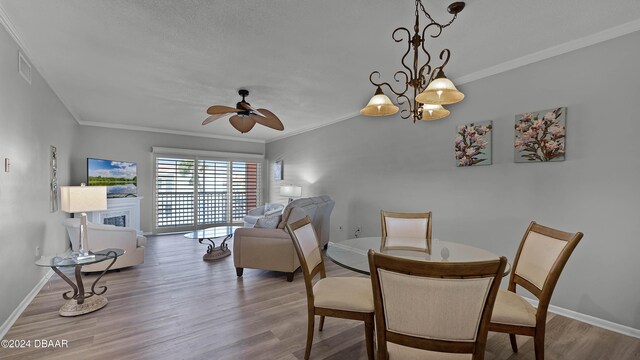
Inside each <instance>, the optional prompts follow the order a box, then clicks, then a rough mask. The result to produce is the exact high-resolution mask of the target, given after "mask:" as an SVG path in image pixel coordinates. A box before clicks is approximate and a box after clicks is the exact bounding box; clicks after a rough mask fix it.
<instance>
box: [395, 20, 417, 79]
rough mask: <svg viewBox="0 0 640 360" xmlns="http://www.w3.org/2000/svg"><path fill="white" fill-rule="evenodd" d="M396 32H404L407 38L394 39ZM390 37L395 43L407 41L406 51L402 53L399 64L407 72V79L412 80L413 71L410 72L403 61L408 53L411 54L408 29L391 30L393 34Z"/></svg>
mask: <svg viewBox="0 0 640 360" xmlns="http://www.w3.org/2000/svg"><path fill="white" fill-rule="evenodd" d="M398 31H406V32H407V38H406V39H404V37H400V38H397V37H396V33H397V32H398ZM391 37H392V38H393V40H395V42H401V41H405V40H406V41H407V43H408V44H407V51H406V52H405V53H404V55H402V59H401V61H400V62H401V63H402V66H403V67H404V68H405V69H407V71H408V72H409V75H410V76H409V79H411V78H413V70H411V68H410V67H409V66H408V65H407V63H406V62H405V60H406V59H407V56H408V55H409V53H410V52H411V31H409V29H407V28H406V27H399V28H397V29H395V30H393V34H392V35H391Z"/></svg>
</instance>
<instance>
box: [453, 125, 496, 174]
mask: <svg viewBox="0 0 640 360" xmlns="http://www.w3.org/2000/svg"><path fill="white" fill-rule="evenodd" d="M492 129H493V125H492V122H491V121H483V122H478V123H471V124H466V125H458V126H457V127H456V137H455V140H454V143H455V149H456V166H458V167H460V166H474V165H491V131H492Z"/></svg>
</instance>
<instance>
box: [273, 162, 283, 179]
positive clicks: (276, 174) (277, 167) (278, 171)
mask: <svg viewBox="0 0 640 360" xmlns="http://www.w3.org/2000/svg"><path fill="white" fill-rule="evenodd" d="M282 175H283V174H282V160H277V161H276V162H275V163H274V164H273V180H282V179H283V176H282Z"/></svg>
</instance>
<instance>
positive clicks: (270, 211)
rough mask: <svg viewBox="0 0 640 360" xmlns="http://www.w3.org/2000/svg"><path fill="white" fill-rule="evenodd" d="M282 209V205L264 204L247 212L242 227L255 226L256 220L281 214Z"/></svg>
mask: <svg viewBox="0 0 640 360" xmlns="http://www.w3.org/2000/svg"><path fill="white" fill-rule="evenodd" d="M283 209H284V204H278V203H266V204H264V205H262V206H259V207H257V208H253V209H251V210H249V211H248V212H247V215H246V216H245V217H244V227H246V228H252V227H254V226H255V225H256V222H257V221H258V219H261V218H263V217H265V216H271V215H279V214H282V210H283Z"/></svg>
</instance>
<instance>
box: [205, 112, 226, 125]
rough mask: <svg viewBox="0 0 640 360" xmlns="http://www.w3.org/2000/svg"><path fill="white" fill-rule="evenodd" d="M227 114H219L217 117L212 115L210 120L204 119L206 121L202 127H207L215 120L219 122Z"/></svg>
mask: <svg viewBox="0 0 640 360" xmlns="http://www.w3.org/2000/svg"><path fill="white" fill-rule="evenodd" d="M225 115H227V114H217V115H211V116H209V117H208V118H206V119H204V121H203V122H202V125H207V124H208V123H210V122H212V121H214V120H218V119H220V118H221V117H224V116H225Z"/></svg>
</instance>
